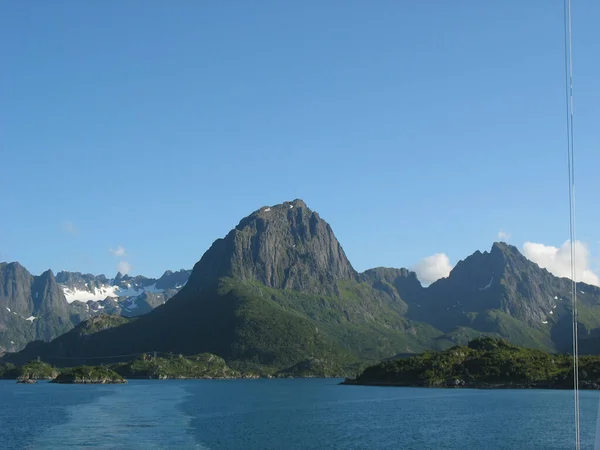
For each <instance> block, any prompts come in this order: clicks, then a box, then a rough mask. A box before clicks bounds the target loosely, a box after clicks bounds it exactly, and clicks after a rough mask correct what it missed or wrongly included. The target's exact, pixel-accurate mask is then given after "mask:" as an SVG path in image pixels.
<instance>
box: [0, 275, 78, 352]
mask: <svg viewBox="0 0 600 450" xmlns="http://www.w3.org/2000/svg"><path fill="white" fill-rule="evenodd" d="M0 310H1V312H0V352H2V351H7V350H14V349H19V348H22V347H23V346H24V345H25V344H26V343H27V342H28V341H31V340H34V339H40V340H45V341H48V340H51V339H53V338H55V337H57V336H58V335H60V334H62V333H64V332H66V331H68V330H69V329H70V328H72V327H73V323H72V321H71V314H70V311H69V304H68V303H67V301H66V299H65V297H64V295H63V293H62V290H61V288H60V287H59V286H58V284H57V282H56V279H55V278H54V274H53V273H52V271H50V270H49V271H46V272H44V273H43V274H42V275H40V276H33V275H31V274H30V273H29V272H28V271H27V269H25V268H24V267H23V266H21V265H20V264H19V263H10V264H6V263H2V264H0Z"/></svg>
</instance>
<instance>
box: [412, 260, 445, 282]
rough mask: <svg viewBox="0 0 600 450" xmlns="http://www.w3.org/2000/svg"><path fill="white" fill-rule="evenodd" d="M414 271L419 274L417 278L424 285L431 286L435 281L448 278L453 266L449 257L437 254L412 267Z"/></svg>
mask: <svg viewBox="0 0 600 450" xmlns="http://www.w3.org/2000/svg"><path fill="white" fill-rule="evenodd" d="M412 270H414V271H415V272H416V273H417V277H419V280H420V281H421V283H423V285H425V286H429V285H430V284H431V283H433V282H434V281H436V280H439V279H440V278H445V277H447V276H448V275H449V274H450V271H451V270H452V264H450V259H449V258H448V255H446V254H445V253H436V254H435V255H431V256H428V257H427V258H423V259H422V260H421V261H419V262H418V263H417V264H415V265H414V266H413V267H412Z"/></svg>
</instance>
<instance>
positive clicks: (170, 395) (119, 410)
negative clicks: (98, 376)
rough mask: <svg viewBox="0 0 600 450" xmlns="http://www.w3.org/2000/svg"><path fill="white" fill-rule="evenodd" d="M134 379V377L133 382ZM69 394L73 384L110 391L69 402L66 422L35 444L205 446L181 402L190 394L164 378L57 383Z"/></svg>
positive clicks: (70, 446) (45, 434)
mask: <svg viewBox="0 0 600 450" xmlns="http://www.w3.org/2000/svg"><path fill="white" fill-rule="evenodd" d="M130 383H131V382H130ZM53 388H55V389H57V390H64V395H68V393H69V391H70V390H73V389H98V390H101V391H102V392H103V393H104V392H105V393H106V395H103V396H101V397H98V398H96V399H95V400H94V401H92V402H91V403H87V404H86V403H84V404H78V405H73V406H70V407H68V408H66V412H67V413H68V416H69V419H68V421H67V422H66V423H62V424H59V425H55V426H53V427H51V428H49V429H46V430H45V431H44V432H43V433H41V434H40V435H38V436H36V438H35V439H34V442H33V445H32V446H31V448H33V449H51V448H94V449H114V448H122V449H129V448H131V449H137V448H140V449H142V448H143V449H165V448H174V449H175V448H176V449H207V448H208V447H205V446H203V445H201V444H200V443H199V442H197V441H196V439H195V437H194V435H193V434H192V433H191V432H192V427H191V420H192V418H191V417H190V416H188V415H186V414H184V413H183V412H182V411H181V410H180V408H179V405H180V404H181V403H183V402H184V401H185V400H186V398H187V397H188V396H189V394H188V393H187V392H186V391H185V390H184V389H183V388H182V387H181V386H173V385H168V384H166V383H164V382H156V381H148V382H139V381H138V382H135V383H132V384H126V385H112V386H107V385H104V386H91V385H56V386H53Z"/></svg>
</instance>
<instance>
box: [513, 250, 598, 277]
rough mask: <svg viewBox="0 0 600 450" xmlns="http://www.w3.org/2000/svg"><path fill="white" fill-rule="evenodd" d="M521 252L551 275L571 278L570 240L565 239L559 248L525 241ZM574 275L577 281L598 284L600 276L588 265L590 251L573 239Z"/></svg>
mask: <svg viewBox="0 0 600 450" xmlns="http://www.w3.org/2000/svg"><path fill="white" fill-rule="evenodd" d="M523 254H524V255H525V257H526V258H528V259H529V260H531V261H533V262H535V263H537V265H538V266H540V267H543V268H545V269H547V270H548V271H549V272H550V273H552V274H553V275H556V276H558V277H566V278H571V244H570V241H566V242H565V243H564V244H563V245H562V246H561V247H560V248H558V247H553V246H551V245H544V244H538V243H535V242H525V244H523ZM575 276H576V279H577V281H582V282H584V283H587V284H593V285H596V286H600V277H599V276H598V275H597V274H596V273H594V272H593V270H592V269H591V267H590V252H589V250H588V248H587V246H586V245H585V244H584V243H583V242H581V241H575Z"/></svg>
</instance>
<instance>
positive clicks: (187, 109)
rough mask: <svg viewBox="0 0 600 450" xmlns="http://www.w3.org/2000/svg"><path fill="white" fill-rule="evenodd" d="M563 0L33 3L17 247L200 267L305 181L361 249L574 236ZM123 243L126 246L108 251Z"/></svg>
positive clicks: (8, 97)
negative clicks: (250, 218) (253, 217)
mask: <svg viewBox="0 0 600 450" xmlns="http://www.w3.org/2000/svg"><path fill="white" fill-rule="evenodd" d="M598 23H600V4H599V3H598V2H595V1H594V0H581V1H577V2H575V5H574V9H573V27H574V30H573V39H574V50H573V52H574V91H575V94H574V96H575V136H576V144H575V145H576V172H577V174H576V176H577V227H578V231H577V236H578V238H579V239H581V240H582V241H583V242H584V243H585V244H586V245H587V247H586V248H587V249H588V250H589V252H590V258H589V261H588V262H587V263H586V264H589V268H590V269H591V270H597V268H598V265H599V264H598V260H597V258H598V257H599V256H600V243H599V241H600V231H599V227H598V224H600V209H599V208H598V206H597V205H598V193H599V192H600V177H599V176H598V175H599V174H600V173H599V171H600V152H599V151H598V148H597V146H598V142H599V141H600V128H599V127H598V123H599V122H600V58H599V57H598V55H599V54H600V28H598V26H597V24H598ZM562 27H563V17H562V1H557V0H552V1H543V2H542V1H531V2H518V1H517V0H513V1H505V2H480V1H475V0H464V1H460V2H447V1H443V0H439V1H433V0H432V1H424V2H399V1H397V0H393V1H384V0H380V1H378V2H367V1H349V2H345V1H344V2H342V1H339V0H333V1H325V2H323V1H316V0H315V1H306V2H280V1H256V2H242V1H227V2H197V1H192V0H190V1H185V0H181V1H178V2H175V3H168V2H142V1H134V0H128V1H124V2H91V3H90V2H75V1H56V2H42V1H32V2H12V3H11V4H5V5H4V6H3V12H2V14H0V52H1V55H2V60H3V68H4V70H2V71H0V105H1V106H0V127H1V128H0V135H1V138H0V146H1V147H0V152H1V161H2V170H0V196H1V199H2V209H1V212H0V260H9V261H12V260H18V261H20V262H21V263H22V264H24V265H25V266H26V267H28V268H29V269H30V270H31V271H32V272H34V273H39V272H41V271H43V270H45V269H47V268H52V269H53V270H54V271H58V270H61V269H66V270H77V271H84V272H93V273H106V274H107V275H114V273H116V270H117V265H118V264H121V265H124V264H125V263H126V264H127V265H128V266H129V268H130V269H129V270H130V272H131V273H134V274H138V273H141V274H145V275H149V276H157V275H160V274H161V273H162V272H163V271H164V270H165V269H178V268H189V267H192V265H193V264H194V263H195V262H196V261H197V260H198V259H199V258H200V257H201V256H202V254H203V253H204V251H205V250H206V249H207V248H208V247H209V246H210V244H211V243H212V242H213V241H214V240H215V239H216V238H218V237H222V236H224V235H225V234H226V233H227V232H228V231H229V230H230V229H231V228H232V227H233V226H235V225H236V224H237V222H238V221H239V220H240V219H241V218H242V217H244V216H245V215H247V214H249V213H250V212H252V211H254V210H255V209H257V208H259V207H261V206H264V205H272V204H277V203H281V202H283V201H286V200H292V199H295V198H302V199H303V200H305V201H306V202H307V204H308V205H309V206H310V207H311V208H312V209H314V210H316V211H318V212H319V213H320V214H321V216H322V217H323V218H324V219H325V220H327V221H328V222H329V223H330V224H331V225H332V227H333V229H334V231H335V233H336V235H337V236H338V239H339V240H340V242H341V243H342V245H343V247H344V249H345V251H346V253H347V254H348V256H349V258H350V259H351V261H352V263H353V264H354V266H355V268H357V269H358V270H364V269H366V268H369V267H373V266H379V265H383V266H395V267H400V266H404V267H412V266H414V265H415V264H416V263H417V262H418V261H420V260H421V259H422V258H424V257H427V256H430V255H433V254H438V253H444V254H446V255H447V256H448V258H449V262H450V264H454V263H456V261H457V260H459V259H462V258H464V257H465V256H467V255H468V254H470V253H472V252H473V251H475V250H477V249H480V250H486V249H489V247H490V246H491V244H492V242H493V241H495V240H497V239H498V233H499V231H500V230H504V231H505V232H507V233H509V234H510V240H509V242H510V243H513V244H514V245H517V246H519V247H520V248H522V246H523V244H524V243H525V242H527V241H531V242H534V243H539V244H543V245H544V246H553V247H556V248H558V247H560V246H561V245H562V244H563V243H564V242H565V240H567V239H568V223H569V219H568V204H567V200H568V184H567V167H566V161H567V159H566V136H565V92H564V54H563V28H562ZM119 246H121V247H122V248H123V249H124V251H123V252H116V253H121V254H120V255H114V254H113V253H115V252H113V253H111V252H110V251H109V249H112V250H118V248H119Z"/></svg>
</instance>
